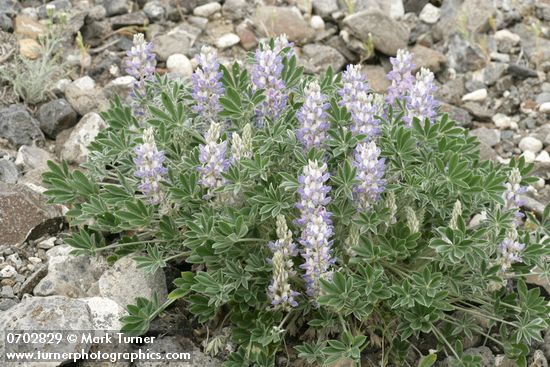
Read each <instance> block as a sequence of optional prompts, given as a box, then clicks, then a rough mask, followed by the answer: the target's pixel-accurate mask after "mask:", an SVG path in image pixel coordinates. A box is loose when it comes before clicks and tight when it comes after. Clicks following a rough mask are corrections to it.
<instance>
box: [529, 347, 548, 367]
mask: <svg viewBox="0 0 550 367" xmlns="http://www.w3.org/2000/svg"><path fill="white" fill-rule="evenodd" d="M529 367H548V361H547V360H546V357H545V356H544V353H543V352H542V351H541V350H535V352H534V353H533V357H532V360H531V363H529Z"/></svg>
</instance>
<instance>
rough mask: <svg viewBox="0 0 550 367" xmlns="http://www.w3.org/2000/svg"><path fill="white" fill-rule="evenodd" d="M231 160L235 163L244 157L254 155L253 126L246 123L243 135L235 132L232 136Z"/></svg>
mask: <svg viewBox="0 0 550 367" xmlns="http://www.w3.org/2000/svg"><path fill="white" fill-rule="evenodd" d="M231 140H232V141H231V162H232V163H235V162H238V161H240V160H241V159H242V158H251V157H252V126H251V125H250V124H246V125H245V126H244V128H243V136H242V137H241V136H240V135H239V134H238V133H233V135H232V136H231Z"/></svg>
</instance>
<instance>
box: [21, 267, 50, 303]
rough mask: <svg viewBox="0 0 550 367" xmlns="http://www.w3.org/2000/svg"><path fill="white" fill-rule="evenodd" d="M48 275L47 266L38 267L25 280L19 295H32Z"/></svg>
mask: <svg viewBox="0 0 550 367" xmlns="http://www.w3.org/2000/svg"><path fill="white" fill-rule="evenodd" d="M47 274H48V267H47V266H46V264H42V265H40V266H38V267H37V268H36V269H35V270H34V272H33V273H32V274H31V275H30V276H28V277H27V279H25V281H24V282H23V284H22V285H21V289H20V290H19V295H20V296H22V295H24V294H32V291H33V289H34V287H36V285H37V284H38V283H39V282H40V280H42V278H44V277H45V276H46V275H47Z"/></svg>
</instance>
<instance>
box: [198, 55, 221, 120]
mask: <svg viewBox="0 0 550 367" xmlns="http://www.w3.org/2000/svg"><path fill="white" fill-rule="evenodd" d="M196 58H197V61H198V64H199V67H198V68H197V69H196V70H195V72H194V73H193V75H192V76H191V83H192V85H193V89H192V92H191V95H192V96H193V100H194V101H195V105H194V106H193V111H195V112H197V113H198V114H200V116H202V117H203V118H204V119H206V120H216V117H217V115H218V112H220V111H221V110H222V106H221V104H220V102H219V98H220V96H221V95H222V94H223V92H224V88H223V85H222V83H221V77H222V73H221V72H220V71H219V67H220V63H219V61H218V56H217V53H216V50H214V49H213V48H211V47H208V46H203V47H202V49H201V53H200V54H199V55H197V56H196Z"/></svg>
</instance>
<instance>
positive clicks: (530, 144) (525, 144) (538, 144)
mask: <svg viewBox="0 0 550 367" xmlns="http://www.w3.org/2000/svg"><path fill="white" fill-rule="evenodd" d="M519 149H521V151H522V152H532V153H538V152H540V151H541V149H542V141H540V140H539V139H537V138H533V137H532V136H526V137H525V138H523V139H521V141H520V142H519Z"/></svg>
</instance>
